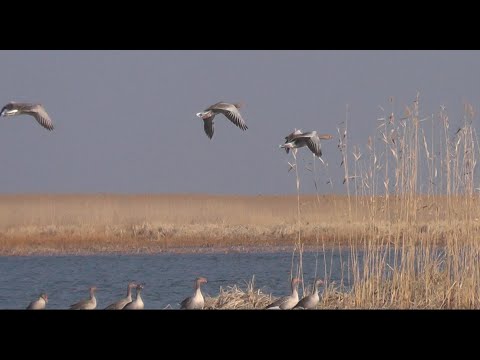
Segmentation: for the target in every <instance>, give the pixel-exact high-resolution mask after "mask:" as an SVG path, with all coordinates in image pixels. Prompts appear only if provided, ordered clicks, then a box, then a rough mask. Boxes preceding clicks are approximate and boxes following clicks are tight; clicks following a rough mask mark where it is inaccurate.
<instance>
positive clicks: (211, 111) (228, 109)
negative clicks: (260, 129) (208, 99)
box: [197, 102, 248, 139]
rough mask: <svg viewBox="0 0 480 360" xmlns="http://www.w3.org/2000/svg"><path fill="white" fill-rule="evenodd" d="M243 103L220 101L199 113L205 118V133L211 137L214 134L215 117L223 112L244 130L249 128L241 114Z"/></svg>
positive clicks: (200, 116) (199, 115)
mask: <svg viewBox="0 0 480 360" xmlns="http://www.w3.org/2000/svg"><path fill="white" fill-rule="evenodd" d="M240 106H241V104H230V103H226V102H218V103H216V104H214V105H212V106H210V107H208V108H206V109H205V110H204V111H202V112H199V113H197V116H198V117H199V118H202V119H203V129H204V130H205V134H207V136H208V137H209V138H210V139H211V138H212V136H213V118H214V117H215V115H217V114H223V115H225V116H226V117H227V119H228V120H230V121H231V122H233V123H234V124H235V125H237V126H238V127H239V128H240V129H242V130H247V129H248V127H247V124H245V121H244V120H243V118H242V115H240V112H239V111H238V109H239V108H240Z"/></svg>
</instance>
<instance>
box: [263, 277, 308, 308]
mask: <svg viewBox="0 0 480 360" xmlns="http://www.w3.org/2000/svg"><path fill="white" fill-rule="evenodd" d="M299 282H300V279H299V278H293V279H292V282H291V286H292V293H291V294H290V295H286V296H283V297H281V298H280V299H277V300H276V301H274V302H273V303H271V304H270V305H268V306H267V307H266V308H265V309H268V310H289V309H291V308H293V307H294V306H295V305H296V304H297V303H298V283H299Z"/></svg>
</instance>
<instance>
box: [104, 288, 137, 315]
mask: <svg viewBox="0 0 480 360" xmlns="http://www.w3.org/2000/svg"><path fill="white" fill-rule="evenodd" d="M136 286H137V284H135V283H133V282H131V283H129V284H128V286H127V297H124V298H123V299H120V300H118V301H117V302H114V303H113V304H110V305H108V306H107V307H106V308H105V310H122V309H123V308H124V307H125V305H127V304H128V303H130V302H132V289H133V288H134V287H136Z"/></svg>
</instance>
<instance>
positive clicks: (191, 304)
mask: <svg viewBox="0 0 480 360" xmlns="http://www.w3.org/2000/svg"><path fill="white" fill-rule="evenodd" d="M206 282H207V279H206V278H204V277H199V278H197V279H196V280H195V292H194V294H193V295H192V296H190V297H188V298H186V299H185V300H183V301H182V302H181V303H180V309H187V310H192V309H203V306H204V305H205V299H204V298H203V294H202V290H201V289H200V286H201V285H202V284H203V283H206Z"/></svg>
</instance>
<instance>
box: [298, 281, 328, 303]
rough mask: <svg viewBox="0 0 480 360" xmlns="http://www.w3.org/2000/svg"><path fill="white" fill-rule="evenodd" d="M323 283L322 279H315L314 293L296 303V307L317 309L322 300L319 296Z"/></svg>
mask: <svg viewBox="0 0 480 360" xmlns="http://www.w3.org/2000/svg"><path fill="white" fill-rule="evenodd" d="M322 284H323V281H322V280H320V279H319V280H317V281H315V284H314V285H313V291H312V293H311V294H310V295H307V296H305V297H304V298H303V299H302V300H300V301H299V302H298V304H297V305H295V307H294V309H316V308H317V305H318V303H319V302H320V297H319V296H318V288H319V287H320V285H322Z"/></svg>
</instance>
